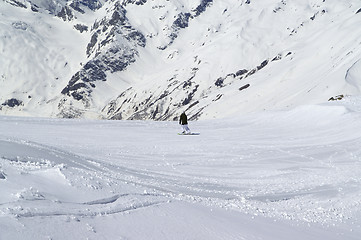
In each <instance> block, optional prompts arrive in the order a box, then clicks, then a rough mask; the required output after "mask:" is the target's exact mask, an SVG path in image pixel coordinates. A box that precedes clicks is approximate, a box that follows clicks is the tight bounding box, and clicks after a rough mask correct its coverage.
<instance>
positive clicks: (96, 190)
mask: <svg viewBox="0 0 361 240" xmlns="http://www.w3.org/2000/svg"><path fill="white" fill-rule="evenodd" d="M359 102H360V99H358V98H356V97H353V98H346V99H345V100H343V101H341V102H337V103H329V104H323V105H309V106H301V107H297V108H295V109H290V110H287V111H273V112H271V111H269V112H262V113H257V114H247V115H244V116H241V117H237V118H232V119H226V120H206V121H199V122H191V123H190V128H191V130H193V131H194V132H200V133H201V134H200V135H198V136H179V135H178V134H177V132H178V131H179V130H180V129H179V126H178V125H177V122H153V121H100V120H99V121H95V120H94V121H93V120H61V119H43V118H23V117H5V116H1V117H0V189H1V195H0V229H1V231H0V239H37V240H38V239H227V240H229V239H247V240H248V239H275V240H279V239H300V240H304V239H308V240H309V239H328V240H330V239H360V238H359V236H361V235H360V234H361V212H360V211H361V132H360V131H359V129H360V126H361V113H360V109H359V107H358V105H359Z"/></svg>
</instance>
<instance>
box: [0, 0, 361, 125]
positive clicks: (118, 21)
mask: <svg viewBox="0 0 361 240" xmlns="http://www.w3.org/2000/svg"><path fill="white" fill-rule="evenodd" d="M0 4H1V6H2V7H4V9H5V10H6V11H4V13H1V14H0V23H1V24H2V26H3V27H2V28H1V29H2V30H0V36H1V40H0V50H1V49H2V52H3V55H4V56H6V58H3V60H2V62H0V63H1V67H0V74H1V82H0V84H1V85H2V86H1V90H0V93H1V96H0V104H1V107H0V111H1V112H2V113H3V114H21V115H37V116H57V117H68V118H74V117H96V118H106V119H154V120H173V119H175V118H176V117H177V116H178V115H179V113H180V112H182V111H187V112H188V113H189V116H190V118H191V119H200V118H213V117H219V116H228V115H233V114H239V113H243V112H249V111H257V110H263V109H281V108H284V107H290V106H294V105H299V104H304V103H318V102H323V101H327V99H329V97H331V96H335V95H338V94H358V93H359V89H360V88H359V87H358V86H356V85H357V84H358V82H359V81H358V79H355V78H357V76H356V77H353V81H352V84H350V81H349V80H347V79H346V78H347V77H345V76H346V75H347V74H346V73H347V72H348V70H349V69H350V68H351V67H353V72H355V70H354V68H355V63H356V62H358V60H359V57H358V56H359V55H358V53H360V52H361V49H360V43H359V40H358V39H360V37H361V30H359V28H358V27H357V26H358V25H357V24H358V23H359V21H360V16H361V15H360V14H359V12H360V10H359V9H360V7H361V5H360V4H359V3H358V1H356V0H353V1H346V0H344V1H337V2H332V3H331V2H328V1H324V0H314V1H311V2H310V1H298V2H296V3H295V2H293V1H287V0H271V1H267V3H265V2H263V3H261V2H256V1H248V0H247V1H244V0H239V1H237V0H228V1H213V0H198V1H183V0H178V1H168V0H152V1H150V0H121V1H120V0H91V1H82V0H70V1H69V0H32V1H28V0H5V1H3V2H1V3H0ZM345 36H346V37H345ZM16 63H17V64H16ZM357 66H358V65H357ZM357 71H358V70H357ZM22 82H24V83H25V84H22ZM15 83H16V84H15Z"/></svg>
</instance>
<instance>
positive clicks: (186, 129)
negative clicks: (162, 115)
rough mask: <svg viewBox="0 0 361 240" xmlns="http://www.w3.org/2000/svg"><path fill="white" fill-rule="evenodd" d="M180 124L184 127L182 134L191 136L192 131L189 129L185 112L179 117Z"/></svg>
mask: <svg viewBox="0 0 361 240" xmlns="http://www.w3.org/2000/svg"><path fill="white" fill-rule="evenodd" d="M179 124H180V125H181V126H182V134H189V133H191V130H190V129H189V127H188V119H187V115H186V113H185V112H183V113H182V114H181V115H180V117H179Z"/></svg>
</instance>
